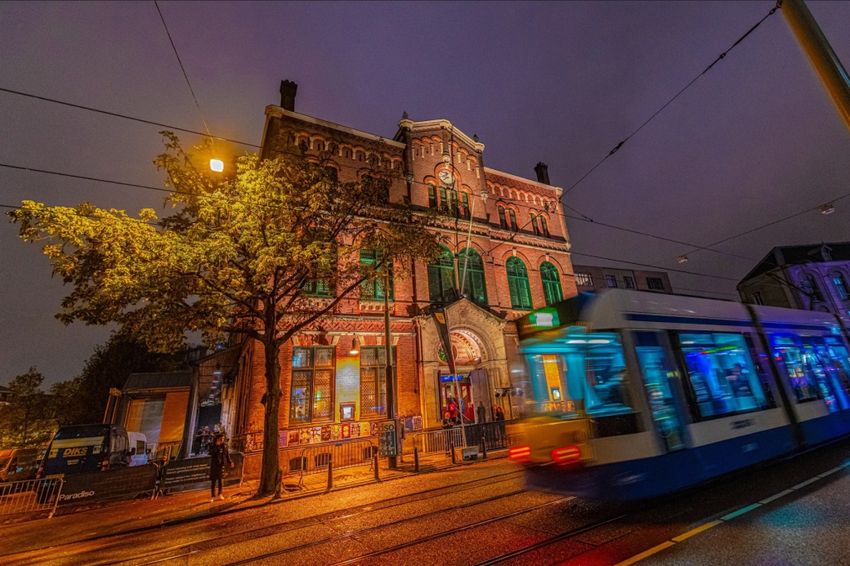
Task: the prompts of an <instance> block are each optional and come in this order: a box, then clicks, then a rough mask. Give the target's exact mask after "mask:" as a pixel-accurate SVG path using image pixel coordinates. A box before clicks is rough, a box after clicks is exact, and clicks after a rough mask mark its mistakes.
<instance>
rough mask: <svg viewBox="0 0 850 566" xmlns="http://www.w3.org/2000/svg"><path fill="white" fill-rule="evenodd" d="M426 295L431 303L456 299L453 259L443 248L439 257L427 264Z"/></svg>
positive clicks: (442, 247)
mask: <svg viewBox="0 0 850 566" xmlns="http://www.w3.org/2000/svg"><path fill="white" fill-rule="evenodd" d="M428 294H429V295H430V299H431V302H432V303H449V302H451V301H453V300H455V298H457V286H456V284H455V262H454V257H453V255H452V252H450V251H449V250H448V248H446V247H444V246H441V253H440V257H438V258H437V259H436V260H435V261H434V263H431V264H428Z"/></svg>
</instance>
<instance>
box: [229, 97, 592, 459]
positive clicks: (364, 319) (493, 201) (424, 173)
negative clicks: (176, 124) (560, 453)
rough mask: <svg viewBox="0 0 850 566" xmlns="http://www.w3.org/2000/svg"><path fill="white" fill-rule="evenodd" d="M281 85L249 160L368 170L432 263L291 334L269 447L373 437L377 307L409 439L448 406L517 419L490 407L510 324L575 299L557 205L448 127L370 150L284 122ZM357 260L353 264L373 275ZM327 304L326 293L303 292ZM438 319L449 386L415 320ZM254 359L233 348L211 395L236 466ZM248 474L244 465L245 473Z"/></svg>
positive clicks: (295, 121)
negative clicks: (257, 152)
mask: <svg viewBox="0 0 850 566" xmlns="http://www.w3.org/2000/svg"><path fill="white" fill-rule="evenodd" d="M295 89H296V86H295V85H294V83H291V82H289V81H283V83H282V84H281V105H280V106H268V107H267V108H266V123H265V130H264V134H263V142H262V155H263V156H264V157H273V156H274V155H276V154H278V153H280V152H288V151H293V150H299V149H300V150H303V151H305V152H306V155H307V157H308V159H316V160H318V159H319V158H320V157H321V158H323V159H327V158H329V159H330V162H331V164H332V166H333V167H334V168H335V169H336V172H337V175H338V178H339V179H340V180H344V181H350V180H357V179H360V178H362V177H363V176H364V175H369V174H370V173H371V174H374V171H375V170H376V169H377V170H379V171H381V172H383V173H385V174H386V176H387V177H389V178H390V179H391V184H390V188H389V192H390V194H389V199H390V201H391V202H393V201H395V202H401V201H408V202H410V203H411V204H412V206H413V207H414V208H418V209H419V210H421V211H422V213H423V214H429V215H431V216H432V219H431V220H430V221H429V226H430V228H429V229H433V230H435V231H436V232H438V234H439V237H440V240H441V242H442V255H441V256H440V257H439V258H438V259H436V260H435V261H434V262H433V263H431V264H426V263H416V264H414V265H412V266H407V267H408V268H409V269H408V270H407V271H410V272H411V273H412V275H411V276H408V277H405V278H401V277H399V278H394V280H392V281H391V282H390V284H389V286H388V288H386V289H385V288H384V286H383V285H382V284H374V285H369V286H363V287H362V288H361V289H360V290H359V293H357V294H356V296H353V297H351V298H350V299H346V300H343V301H341V302H340V303H339V305H338V307H337V309H336V310H335V313H334V315H333V317H331V318H329V319H325V320H324V321H323V322H322V323H321V326H320V327H318V328H316V329H315V330H310V331H306V332H303V333H301V334H300V335H298V336H296V337H294V338H293V340H292V341H291V342H289V343H288V344H286V345H285V346H284V348H283V350H282V354H281V359H280V365H281V382H282V383H281V384H282V390H283V395H284V397H283V399H282V403H281V414H280V423H279V424H280V431H281V434H280V438H281V443H282V445H285V446H292V445H300V444H305V443H316V442H328V441H334V440H338V439H344V438H354V437H358V436H368V435H373V434H375V432H376V423H377V422H378V421H380V420H381V419H385V418H386V401H385V395H386V394H385V379H384V363H385V361H384V355H385V345H384V318H383V313H384V296H385V295H386V296H387V297H388V299H389V304H390V315H391V335H392V353H393V357H394V360H393V361H394V364H395V374H396V376H397V384H398V385H397V389H398V405H397V407H398V414H399V416H402V417H405V419H406V426H408V427H409V428H410V427H412V428H420V427H421V428H430V427H435V426H439V423H440V420H441V418H442V413H443V410H444V409H445V407H446V406H447V403H448V399H449V397H454V396H455V393H454V391H455V387H457V388H458V389H459V392H460V398H461V402H460V404H461V405H463V406H466V405H470V404H471V405H474V407H475V408H478V407H479V405H483V406H484V408H485V410H484V413H485V414H486V415H487V418H488V419H490V418H492V414H493V413H492V412H493V410H494V407H495V406H496V405H501V406H502V408H503V410H504V412H505V414H506V415H510V414H511V413H512V412H514V411H516V410H518V409H519V406H518V405H516V406H511V403H510V401H509V399H510V397H505V396H502V395H501V394H500V392H503V391H504V390H506V389H509V388H511V387H512V376H514V375H518V374H519V370H520V367H521V364H522V361H521V360H520V358H519V355H518V351H517V330H516V326H515V324H514V321H515V320H516V319H517V318H519V317H520V316H522V315H523V314H526V313H527V312H528V311H530V310H531V309H533V308H539V307H542V306H545V305H547V304H552V303H555V302H557V301H560V300H562V299H563V298H567V297H570V296H573V295H575V294H576V287H575V283H574V281H573V278H572V271H573V270H572V265H571V261H570V240H569V234H568V232H567V226H566V224H565V221H564V216H563V211H562V208H561V203H560V199H561V196H562V192H563V191H562V189H561V188H559V187H555V186H553V185H551V184H550V182H549V176H548V171H547V167H546V165H545V164H543V163H539V164H538V165H537V167H536V168H535V171H536V179H526V178H523V177H519V176H517V175H513V174H511V173H507V172H504V171H499V170H497V169H493V168H490V167H487V166H485V164H484V144H483V143H482V142H481V141H479V140H478V138H477V136H475V135H473V136H469V135H467V134H466V133H464V132H462V131H461V130H459V129H457V128H456V127H455V126H454V125H453V124H452V123H451V122H450V121H448V120H445V119H438V120H421V121H419V120H413V119H411V118H409V117H408V116H407V114H405V115H404V116H403V117H402V119H401V120H400V121H399V123H398V129H397V131H396V133H395V135H393V136H388V137H381V136H378V135H375V134H370V133H366V132H363V131H359V130H356V129H354V128H352V127H349V126H344V125H340V124H336V123H333V122H330V121H327V120H323V119H320V118H315V117H313V116H307V115H305V114H301V113H299V112H296V111H295ZM375 259H376V258H375V257H374V255H370V254H369V253H368V251H367V252H364V253H363V254H362V255H361V258H360V261H362V262H364V263H368V262H374V261H375ZM308 292H310V293H313V294H314V295H316V296H319V297H322V296H326V297H330V296H332V295H333V293H334V289H331V288H327V287H322V288H318V287H317V288H316V289H310V290H308ZM434 304H442V305H447V311H446V314H447V318H448V328H449V331H450V338H451V347H452V350H453V354H454V359H455V360H456V365H457V368H458V369H457V373H458V374H460V377H459V378H457V379H459V381H458V380H457V379H455V380H452V379H453V378H447V377H448V375H449V373H450V372H449V367H448V364H447V362H446V358H447V356H446V353H445V352H444V351H443V350H442V348H441V346H440V344H441V342H440V339H439V337H438V329H437V326H436V322H435V320H434V318H433V316H432V315H431V314H429V307H430V306H431V305H434ZM263 368H264V365H263V359H262V352H261V348H260V347H259V346H257V345H256V344H254V343H252V342H250V341H249V342H247V343H246V344H245V346H244V347H243V350H242V353H241V356H240V359H239V363H238V366H237V371H236V374H235V379H234V381H233V383H232V384H231V385H230V386H229V387H228V389H227V390H226V391H225V392H226V393H227V394H232V395H233V396H234V398H235V399H238V401H237V402H236V403H235V404H234V405H233V412H232V414H230V415H229V426H228V431H229V432H230V434H231V435H232V436H233V437H234V438H235V439H236V440H237V442H241V443H242V444H243V446H244V448H245V449H246V451H248V452H250V451H251V450H254V449H259V443H260V442H261V441H262V434H261V431H262V426H263V405H262V404H261V399H262V396H263V394H264V392H265V385H264V381H265V379H264V375H263V372H264V369H263ZM248 466H249V468H250V464H248Z"/></svg>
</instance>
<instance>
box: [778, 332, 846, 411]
mask: <svg viewBox="0 0 850 566" xmlns="http://www.w3.org/2000/svg"><path fill="white" fill-rule="evenodd" d="M770 343H771V346H772V347H773V355H774V359H775V360H776V361H777V363H778V365H779V366H780V368H782V371H783V372H784V373H785V377H786V378H787V379H788V381H789V383H790V384H791V389H792V390H793V391H794V396H795V397H796V398H797V402H798V403H803V402H806V401H812V400H814V399H823V402H824V404H826V407H827V409H828V410H829V411H830V412H835V411H840V410H844V409H847V408H850V394H848V392H850V383H848V375H847V369H848V367H847V362H846V352H847V350H846V349H845V348H844V345H843V344H842V343H841V342H840V341H839V340H837V339H835V338H833V337H829V336H827V337H823V336H797V335H796V334H771V336H770ZM842 358H844V360H845V362H844V363H843V364H842Z"/></svg>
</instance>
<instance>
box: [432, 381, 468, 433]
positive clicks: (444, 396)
mask: <svg viewBox="0 0 850 566" xmlns="http://www.w3.org/2000/svg"><path fill="white" fill-rule="evenodd" d="M437 384H438V387H437V389H438V391H439V394H440V400H439V401H440V402H439V407H440V414H439V415H437V420H438V422H439V421H441V420H442V419H443V417H444V416H445V414H446V413H449V417H450V418H457V419H460V417H461V414H463V413H462V412H463V411H467V413H466V415H467V419H468V418H469V417H470V416H472V418H473V420H474V418H475V417H474V410H470V409H467V407H471V405H472V386H471V383H470V380H469V376H465V375H444V374H442V373H438V374H437ZM458 396H459V398H458ZM458 422H459V421H458ZM466 422H467V423H469V420H467V421H466Z"/></svg>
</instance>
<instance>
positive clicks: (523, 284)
mask: <svg viewBox="0 0 850 566" xmlns="http://www.w3.org/2000/svg"><path fill="white" fill-rule="evenodd" d="M505 271H507V274H508V288H509V289H510V292H511V307H513V308H515V309H522V310H529V309H531V287H530V286H529V285H528V270H527V269H526V268H525V264H524V263H523V262H522V260H521V259H519V258H518V257H511V258H509V259H508V261H507V263H505Z"/></svg>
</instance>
